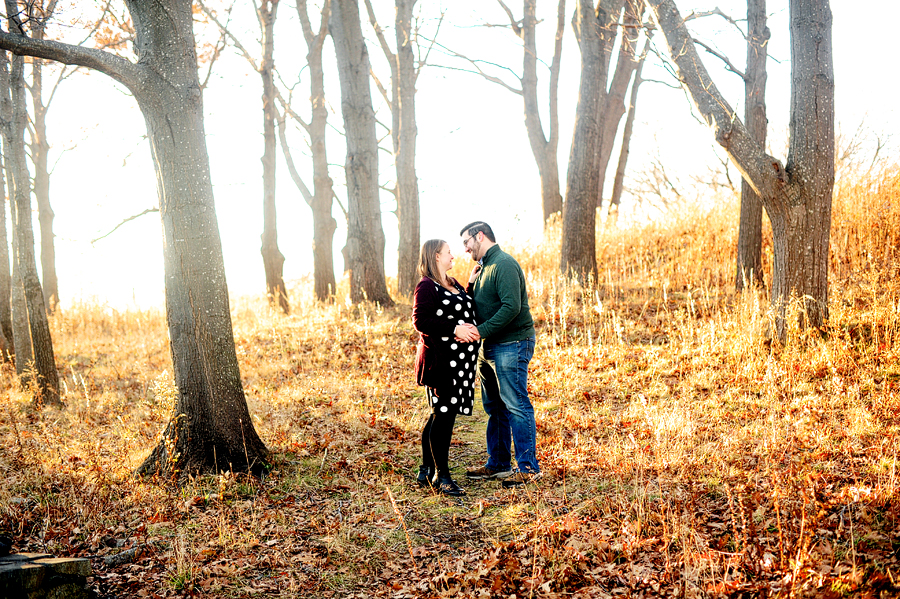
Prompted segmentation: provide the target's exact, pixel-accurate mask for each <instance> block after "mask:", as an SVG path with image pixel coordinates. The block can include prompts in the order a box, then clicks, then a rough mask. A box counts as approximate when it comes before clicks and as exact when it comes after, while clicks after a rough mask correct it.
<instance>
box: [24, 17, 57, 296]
mask: <svg viewBox="0 0 900 599" xmlns="http://www.w3.org/2000/svg"><path fill="white" fill-rule="evenodd" d="M54 5H55V2H51V3H50V5H49V8H48V10H44V7H43V5H41V6H34V7H32V10H33V11H35V12H36V14H34V15H32V16H31V17H30V19H29V24H30V30H31V36H32V37H33V38H34V39H37V40H42V39H44V30H45V27H46V24H47V19H49V18H50V16H51V14H52V12H53V6H54ZM42 63H43V61H42V60H41V59H39V58H36V59H34V60H33V61H32V62H31V88H30V91H31V106H32V112H33V119H32V130H33V132H34V134H33V137H32V141H31V162H32V164H33V165H34V199H35V201H36V202H37V208H38V222H39V223H40V229H41V283H42V287H43V290H44V304H45V305H46V306H47V310H48V311H49V312H50V313H51V314H52V313H53V311H54V310H56V307H57V306H58V305H59V280H58V278H57V276H56V245H55V238H56V235H55V234H54V233H53V218H54V217H55V216H56V215H55V214H54V213H53V208H52V207H51V206H50V170H49V167H48V163H47V160H48V159H47V156H48V153H49V151H50V144H49V142H48V141H47V106H45V105H44V98H43V88H44V85H43V70H42V67H43V64H42Z"/></svg>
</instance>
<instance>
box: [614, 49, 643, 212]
mask: <svg viewBox="0 0 900 599" xmlns="http://www.w3.org/2000/svg"><path fill="white" fill-rule="evenodd" d="M649 50H650V38H647V41H646V42H645V44H644V50H643V51H642V52H641V57H640V59H638V65H637V68H635V70H634V80H633V81H632V83H631V95H630V97H629V101H628V115H627V116H626V117H625V128H624V129H623V130H622V147H621V148H620V150H619V161H618V163H617V164H616V176H615V178H614V179H613V190H612V195H611V196H610V198H609V207H608V208H607V212H606V225H607V226H608V227H615V226H616V224H617V223H618V220H619V206H620V205H621V203H622V190H623V189H624V187H625V168H626V167H627V166H628V154H629V151H630V147H631V134H632V133H633V132H634V117H635V114H636V113H637V99H638V90H639V89H640V87H641V82H643V81H644V80H643V79H642V78H641V71H643V69H644V61H645V60H646V59H647V52H648V51H649Z"/></svg>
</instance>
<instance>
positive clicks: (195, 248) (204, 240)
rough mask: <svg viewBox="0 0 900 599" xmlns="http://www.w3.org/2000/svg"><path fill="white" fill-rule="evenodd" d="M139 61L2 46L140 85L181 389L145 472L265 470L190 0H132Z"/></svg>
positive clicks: (50, 46)
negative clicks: (234, 306)
mask: <svg viewBox="0 0 900 599" xmlns="http://www.w3.org/2000/svg"><path fill="white" fill-rule="evenodd" d="M126 5H127V7H128V10H129V12H130V15H131V18H132V21H133V23H134V26H135V31H136V33H137V37H136V42H135V51H136V54H137V56H138V62H136V63H132V62H130V61H128V60H125V59H123V58H120V57H118V56H115V55H112V54H109V53H106V52H103V51H100V50H93V49H88V48H81V47H77V46H70V45H67V44H61V43H59V42H52V41H44V42H37V41H35V40H31V39H28V38H19V37H17V36H11V35H9V34H0V48H3V49H8V50H14V51H16V52H20V53H23V54H30V55H34V56H38V57H41V58H48V59H51V60H57V61H60V62H64V63H66V64H77V65H81V66H86V67H90V68H95V69H97V70H100V71H102V72H104V73H106V74H107V75H110V76H111V77H113V78H115V79H116V80H117V81H119V82H121V83H122V84H123V85H125V86H126V87H128V89H129V90H130V91H131V92H132V93H133V94H134V97H135V98H136V99H137V101H138V105H139V106H140V108H141V112H142V113H143V115H144V120H145V122H146V125H147V132H148V136H149V139H150V149H151V155H152V157H153V163H154V166H155V167H156V174H157V189H158V192H159V203H160V217H161V220H162V233H163V260H164V263H165V277H166V318H167V322H168V326H169V339H170V348H171V351H172V362H173V365H174V374H175V384H176V386H177V389H178V397H177V400H176V404H175V411H174V414H173V418H172V420H171V421H170V422H169V424H168V426H167V427H166V430H165V432H164V433H163V438H162V439H161V441H160V443H159V445H158V446H157V447H156V449H154V450H153V452H152V453H151V455H150V456H149V457H148V458H147V460H146V461H145V462H144V464H143V465H142V466H141V467H140V469H139V472H141V473H145V474H152V473H157V472H159V473H168V474H178V475H184V474H186V473H188V472H202V471H210V470H214V469H216V470H229V469H232V470H240V471H246V470H250V471H254V472H255V471H258V470H259V468H261V467H262V465H263V464H264V462H265V459H266V457H267V455H268V451H267V450H266V447H265V445H264V444H263V442H262V440H261V439H260V438H259V436H258V435H257V433H256V430H255V429H254V427H253V423H252V421H251V420H250V415H249V412H248V409H247V402H246V398H245V397H244V391H243V388H242V387H241V378H240V371H239V369H238V362H237V354H236V352H235V348H234V336H233V333H232V328H231V313H230V310H229V303H228V287H227V284H226V281H225V266H224V262H223V259H222V246H221V240H220V237H219V230H218V224H217V222H216V214H215V203H214V200H213V191H212V182H211V180H210V172H209V157H208V155H207V151H206V138H205V132H204V127H203V104H202V95H201V91H200V82H199V79H198V75H197V56H196V53H195V43H194V35H193V31H192V25H193V22H192V15H191V2H190V0H160V1H159V2H142V1H139V0H127V2H126Z"/></svg>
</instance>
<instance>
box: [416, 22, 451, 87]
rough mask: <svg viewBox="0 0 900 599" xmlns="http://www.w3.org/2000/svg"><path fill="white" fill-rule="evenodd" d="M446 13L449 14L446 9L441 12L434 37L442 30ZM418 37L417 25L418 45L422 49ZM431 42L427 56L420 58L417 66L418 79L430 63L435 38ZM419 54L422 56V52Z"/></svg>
mask: <svg viewBox="0 0 900 599" xmlns="http://www.w3.org/2000/svg"><path fill="white" fill-rule="evenodd" d="M446 14H447V12H446V11H442V12H441V18H440V19H438V24H437V28H436V29H435V31H434V39H437V37H438V35H439V34H440V32H441V25H442V24H443V23H444V15H446ZM418 38H419V29H418V27H417V28H416V40H417V43H416V47H419V48H420V50H421V47H420V46H419V44H418ZM430 42H431V43H429V44H428V50H426V51H425V58H420V59H419V66H417V67H416V79H417V80H418V78H419V73H421V72H422V69H423V68H424V67H425V66H426V65H427V64H428V57H429V56H431V50H432V49H433V48H434V40H430ZM419 55H420V56H421V52H420V53H419Z"/></svg>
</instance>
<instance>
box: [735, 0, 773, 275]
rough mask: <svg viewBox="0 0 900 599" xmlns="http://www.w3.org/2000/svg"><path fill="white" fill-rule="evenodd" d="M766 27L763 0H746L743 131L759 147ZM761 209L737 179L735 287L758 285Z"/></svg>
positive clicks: (765, 125) (761, 142)
mask: <svg viewBox="0 0 900 599" xmlns="http://www.w3.org/2000/svg"><path fill="white" fill-rule="evenodd" d="M769 37H770V33H769V28H768V27H767V26H766V0H747V70H746V72H745V74H744V77H745V80H744V121H745V122H746V125H747V132H748V133H749V134H750V137H752V138H753V139H754V140H755V141H756V142H757V143H758V144H759V145H760V147H762V148H765V147H766V130H767V129H768V119H767V118H766V59H767V58H768V52H769V50H768V43H769ZM762 211H763V205H762V201H761V200H760V198H759V195H757V193H756V192H755V191H753V187H752V186H751V185H750V184H749V183H748V182H747V181H746V180H745V179H741V216H740V225H739V228H738V242H737V268H736V273H735V278H734V285H735V288H736V289H737V290H738V291H740V290H742V289H743V288H744V282H745V281H746V282H747V283H749V284H751V285H762V283H763V273H762Z"/></svg>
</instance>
